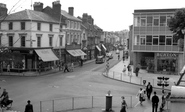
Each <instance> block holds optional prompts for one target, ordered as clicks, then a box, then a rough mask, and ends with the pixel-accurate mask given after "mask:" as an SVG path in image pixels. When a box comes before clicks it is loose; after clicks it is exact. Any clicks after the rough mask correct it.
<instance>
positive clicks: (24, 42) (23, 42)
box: [21, 35, 26, 47]
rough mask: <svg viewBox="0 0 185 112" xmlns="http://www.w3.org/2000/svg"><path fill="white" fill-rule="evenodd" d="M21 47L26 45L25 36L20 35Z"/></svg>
mask: <svg viewBox="0 0 185 112" xmlns="http://www.w3.org/2000/svg"><path fill="white" fill-rule="evenodd" d="M21 47H26V36H25V35H21Z"/></svg>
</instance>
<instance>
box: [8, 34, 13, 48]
mask: <svg viewBox="0 0 185 112" xmlns="http://www.w3.org/2000/svg"><path fill="white" fill-rule="evenodd" d="M8 45H9V47H13V35H9V36H8Z"/></svg>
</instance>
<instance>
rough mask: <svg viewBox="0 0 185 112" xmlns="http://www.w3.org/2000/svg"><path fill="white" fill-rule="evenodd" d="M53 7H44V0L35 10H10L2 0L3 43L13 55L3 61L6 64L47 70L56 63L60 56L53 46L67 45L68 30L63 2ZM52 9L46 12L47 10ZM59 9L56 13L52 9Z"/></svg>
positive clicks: (17, 68)
mask: <svg viewBox="0 0 185 112" xmlns="http://www.w3.org/2000/svg"><path fill="white" fill-rule="evenodd" d="M52 4H53V5H52V6H53V7H52V8H50V7H46V8H43V3H40V2H35V3H34V10H22V11H19V12H16V13H12V14H10V15H8V14H7V8H6V5H5V4H0V9H4V10H0V14H5V15H0V21H1V22H0V26H1V27H0V40H1V41H0V45H1V48H4V47H6V48H7V49H8V51H9V53H10V54H9V56H10V57H8V58H6V57H5V56H6V55H4V53H3V52H2V53H1V56H4V58H5V60H3V61H2V68H3V69H6V66H7V65H8V64H9V65H10V66H11V71H20V72H21V71H38V70H39V71H45V70H50V69H53V68H54V67H56V61H57V60H59V57H58V56H56V54H55V53H54V52H53V48H55V47H58V48H65V33H63V32H60V30H59V29H60V27H63V25H64V23H62V21H61V19H60V17H61V16H60V10H61V9H60V8H61V7H60V6H61V5H60V2H59V1H54V2H53V3H52ZM48 10H49V11H50V13H49V14H48V13H46V12H47V11H48ZM52 12H55V13H52Z"/></svg>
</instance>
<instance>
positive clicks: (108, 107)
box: [105, 90, 112, 112]
mask: <svg viewBox="0 0 185 112" xmlns="http://www.w3.org/2000/svg"><path fill="white" fill-rule="evenodd" d="M111 110H112V95H111V91H110V90H109V91H108V94H106V108H105V111H108V112H109V111H111Z"/></svg>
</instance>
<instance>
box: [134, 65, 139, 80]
mask: <svg viewBox="0 0 185 112" xmlns="http://www.w3.org/2000/svg"><path fill="white" fill-rule="evenodd" d="M139 70H140V65H139V64H138V65H137V66H136V68H135V71H134V72H135V74H136V77H138V73H139Z"/></svg>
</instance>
